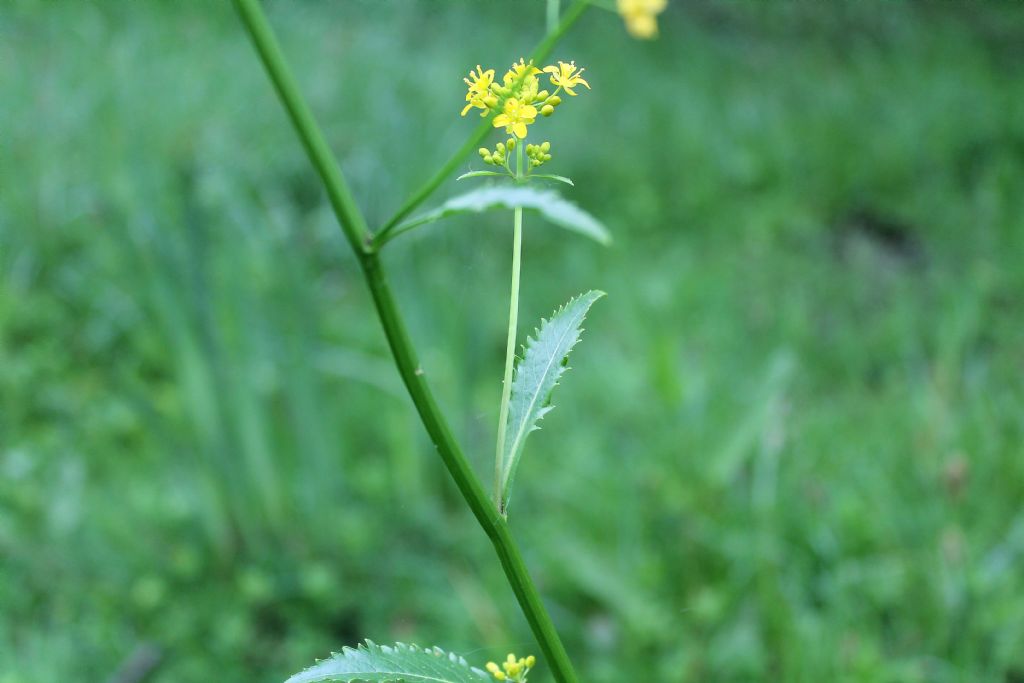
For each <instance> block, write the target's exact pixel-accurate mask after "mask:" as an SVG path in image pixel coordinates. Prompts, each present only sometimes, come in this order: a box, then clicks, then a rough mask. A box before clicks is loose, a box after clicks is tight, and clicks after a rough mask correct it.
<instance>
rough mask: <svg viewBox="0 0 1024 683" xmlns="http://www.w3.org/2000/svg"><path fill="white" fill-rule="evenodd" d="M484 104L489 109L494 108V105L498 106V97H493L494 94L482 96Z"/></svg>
mask: <svg viewBox="0 0 1024 683" xmlns="http://www.w3.org/2000/svg"><path fill="white" fill-rule="evenodd" d="M484 104H486V105H487V106H488V107H490V108H491V109H494V108H495V107H497V106H498V98H497V97H495V96H494V95H488V96H487V97H485V98H484Z"/></svg>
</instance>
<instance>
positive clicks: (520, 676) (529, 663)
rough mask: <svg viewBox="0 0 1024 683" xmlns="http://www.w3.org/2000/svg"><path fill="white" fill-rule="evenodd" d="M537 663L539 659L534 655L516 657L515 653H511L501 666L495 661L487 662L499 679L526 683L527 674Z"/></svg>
mask: <svg viewBox="0 0 1024 683" xmlns="http://www.w3.org/2000/svg"><path fill="white" fill-rule="evenodd" d="M536 663H537V659H536V657H534V656H533V655H530V656H529V657H522V658H520V659H516V656H515V655H514V654H511V653H509V656H508V658H507V659H506V660H505V661H504V662H502V663H501V666H498V665H497V664H495V663H494V662H487V670H488V671H490V672H491V675H492V676H494V677H495V678H496V679H498V680H499V681H511V682H512V683H526V674H528V673H530V669H532V668H533V665H534V664H536ZM502 669H504V671H502Z"/></svg>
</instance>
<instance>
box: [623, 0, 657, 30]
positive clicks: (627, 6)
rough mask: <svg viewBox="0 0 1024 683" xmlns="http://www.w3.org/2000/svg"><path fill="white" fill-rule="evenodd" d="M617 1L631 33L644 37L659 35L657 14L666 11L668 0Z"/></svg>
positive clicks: (627, 28)
mask: <svg viewBox="0 0 1024 683" xmlns="http://www.w3.org/2000/svg"><path fill="white" fill-rule="evenodd" d="M616 3H617V6H618V10H619V14H620V15H622V18H623V19H624V20H625V22H626V30H627V31H629V33H630V35H632V36H633V37H634V38H643V39H650V38H654V37H655V36H657V35H658V20H657V16H658V15H659V14H661V13H662V12H664V11H665V8H666V7H667V6H668V0H616Z"/></svg>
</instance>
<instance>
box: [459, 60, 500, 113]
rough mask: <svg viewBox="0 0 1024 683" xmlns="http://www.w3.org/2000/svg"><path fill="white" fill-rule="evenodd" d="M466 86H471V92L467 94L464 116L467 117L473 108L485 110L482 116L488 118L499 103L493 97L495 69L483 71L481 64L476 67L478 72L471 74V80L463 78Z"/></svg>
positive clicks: (463, 110) (471, 72)
mask: <svg viewBox="0 0 1024 683" xmlns="http://www.w3.org/2000/svg"><path fill="white" fill-rule="evenodd" d="M462 80H463V81H465V82H466V85H467V86H469V91H468V92H467V93H466V102H468V103H469V104H467V105H466V106H465V107H464V108H463V109H462V115H463V116H465V115H466V112H468V111H469V110H470V109H472V108H473V107H478V108H479V109H483V111H482V112H480V115H481V116H486V115H487V113H488V111H489V110H490V108H491V107H492V106H494V104H496V103H497V98H495V97H494V96H493V95H491V83H493V82H494V69H488V70H487V71H484V70H483V67H481V66H480V65H479V64H477V65H476V71H470V72H469V78H463V79H462Z"/></svg>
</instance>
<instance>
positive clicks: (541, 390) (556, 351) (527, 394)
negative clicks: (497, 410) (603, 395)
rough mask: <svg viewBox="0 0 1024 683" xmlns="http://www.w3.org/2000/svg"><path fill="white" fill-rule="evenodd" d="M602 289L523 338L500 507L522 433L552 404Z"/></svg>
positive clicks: (510, 412) (507, 491) (520, 451)
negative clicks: (554, 394)
mask: <svg viewBox="0 0 1024 683" xmlns="http://www.w3.org/2000/svg"><path fill="white" fill-rule="evenodd" d="M602 296H604V292H600V291H596V290H592V291H589V292H587V293H586V294H581V295H580V296H578V297H576V298H575V299H571V300H570V301H569V303H567V304H565V305H564V306H562V307H561V308H560V309H558V310H557V311H555V313H554V314H553V315H552V316H551V318H550V319H549V320H542V321H541V324H540V329H539V330H537V331H536V332H535V333H534V334H535V336H534V337H533V338H530V339H527V340H526V349H525V352H524V354H523V359H522V360H521V361H519V364H518V365H517V366H516V374H515V378H514V379H513V380H512V396H511V398H510V399H509V406H508V422H507V424H506V428H505V445H504V446H505V447H504V449H503V457H502V474H501V482H502V483H501V491H502V493H501V508H502V511H503V512H504V511H505V510H506V509H507V508H508V501H509V498H510V497H511V493H512V480H513V478H514V477H515V474H516V468H517V467H518V466H519V460H520V458H522V455H523V445H524V444H525V443H526V437H527V436H529V435H530V432H533V431H535V430H537V429H540V427H539V426H538V425H537V423H538V422H540V420H541V419H542V418H543V417H544V416H545V415H546V414H547V413H548V412H549V411H550V410H551V409H552V408H553V407H554V406H552V405H551V404H550V400H551V393H552V392H553V391H554V389H555V387H556V386H558V380H559V379H560V378H561V377H562V375H563V374H564V373H565V371H566V370H567V369H568V368H567V366H566V361H567V360H568V357H569V352H570V351H572V348H573V347H574V346H576V343H577V342H578V341H579V340H580V334H581V333H582V332H583V328H582V327H581V325H582V324H583V319H584V318H586V316H587V311H589V310H590V307H591V306H592V305H593V304H594V302H595V301H597V300H598V299H600V298H601V297H602Z"/></svg>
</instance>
